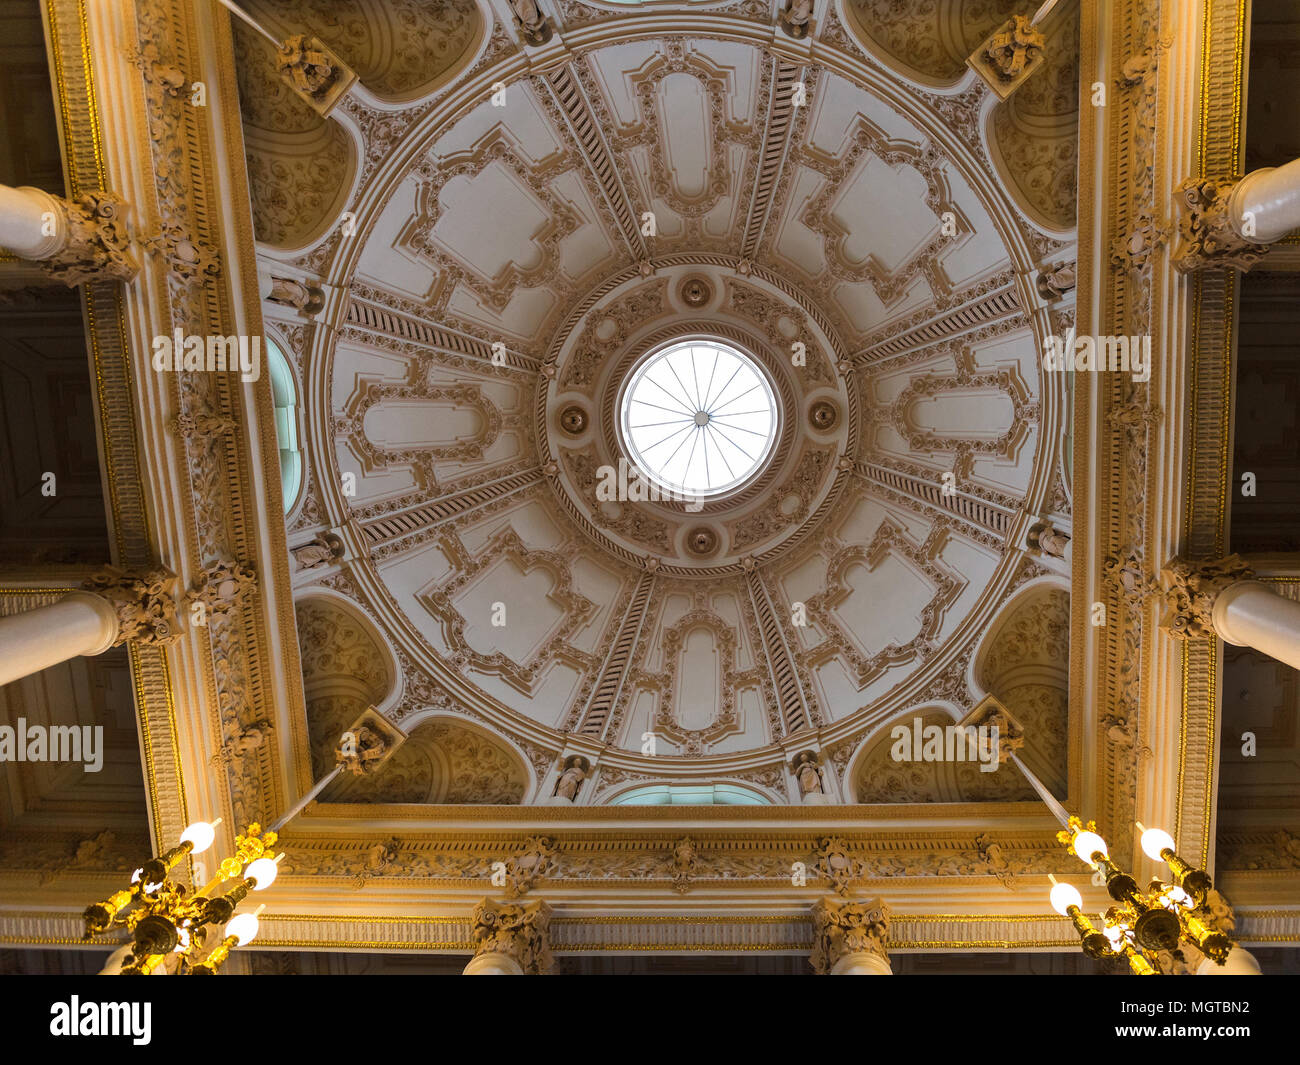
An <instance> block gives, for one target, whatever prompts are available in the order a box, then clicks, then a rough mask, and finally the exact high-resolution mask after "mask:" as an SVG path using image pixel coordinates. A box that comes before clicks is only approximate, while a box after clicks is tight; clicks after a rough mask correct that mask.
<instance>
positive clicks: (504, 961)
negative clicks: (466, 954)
mask: <svg viewBox="0 0 1300 1065" xmlns="http://www.w3.org/2000/svg"><path fill="white" fill-rule="evenodd" d="M461 975H463V976H523V975H524V970H523V966H521V965H520V964H519V963H518V962H517V961H515V959H514V958H512V957H511V956H510V955H509V954H504V953H502V952H501V951H498V950H490V951H484V952H483V953H482V954H475V955H474V957H472V958H470V960H469V964H468V965H466V966H465V971H464V973H462V974H461Z"/></svg>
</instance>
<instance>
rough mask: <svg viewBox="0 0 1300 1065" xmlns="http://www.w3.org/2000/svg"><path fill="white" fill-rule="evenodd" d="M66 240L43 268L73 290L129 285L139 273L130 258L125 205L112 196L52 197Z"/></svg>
mask: <svg viewBox="0 0 1300 1065" xmlns="http://www.w3.org/2000/svg"><path fill="white" fill-rule="evenodd" d="M50 200H51V202H52V203H53V204H54V205H55V209H56V210H57V211H58V213H59V216H60V217H59V219H58V221H60V222H61V223H62V226H63V227H64V228H66V231H67V239H66V240H65V241H64V242H63V244H62V246H61V247H60V248H59V249H58V250H57V251H55V252H54V253H53V254H52V255H50V256H49V257H48V258H44V259H41V260H40V261H39V263H40V267H41V269H42V270H44V271H45V272H46V273H47V274H49V275H50V276H51V277H52V278H54V279H55V280H56V281H62V282H63V283H64V284H65V285H67V286H69V287H72V286H74V285H79V284H81V283H82V282H83V281H130V280H131V279H132V278H134V277H135V275H136V274H138V273H139V272H140V267H139V265H138V264H137V263H136V261H135V260H134V259H133V258H132V256H131V251H130V248H131V231H130V229H129V227H128V226H127V224H126V220H125V217H124V215H125V208H126V204H125V202H124V201H123V200H122V199H121V198H119V197H117V196H114V195H113V194H112V193H111V192H83V193H82V194H81V195H80V196H78V197H77V198H76V199H75V200H65V199H63V198H61V197H59V196H51V197H50Z"/></svg>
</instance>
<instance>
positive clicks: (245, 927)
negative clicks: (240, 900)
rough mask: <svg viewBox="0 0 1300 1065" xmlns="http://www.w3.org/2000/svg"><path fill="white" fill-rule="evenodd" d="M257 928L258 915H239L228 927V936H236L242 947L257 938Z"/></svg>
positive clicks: (232, 919) (231, 920) (233, 918)
mask: <svg viewBox="0 0 1300 1065" xmlns="http://www.w3.org/2000/svg"><path fill="white" fill-rule="evenodd" d="M257 926H258V921H257V914H254V913H238V914H236V915H235V916H234V917H232V918H231V919H230V922H229V923H228V924H227V925H226V936H227V937H230V936H234V937H235V938H236V939H237V940H239V945H240V946H241V947H242V946H245V945H246V944H248V943H251V942H253V940H254V939H255V938H256V937H257Z"/></svg>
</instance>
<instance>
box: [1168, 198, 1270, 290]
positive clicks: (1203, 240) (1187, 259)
mask: <svg viewBox="0 0 1300 1065" xmlns="http://www.w3.org/2000/svg"><path fill="white" fill-rule="evenodd" d="M1235 185H1236V180H1235V179H1234V178H1231V177H1223V176H1219V177H1206V178H1188V179H1187V180H1186V181H1184V182H1183V183H1182V184H1181V185H1179V186H1178V190H1177V193H1176V195H1177V198H1178V203H1179V205H1180V206H1181V208H1182V213H1181V217H1180V220H1179V229H1180V232H1181V235H1182V238H1183V239H1182V243H1181V244H1180V245H1179V246H1178V249H1177V250H1176V251H1175V253H1174V267H1175V269H1177V270H1178V271H1179V272H1180V273H1187V272H1188V271H1191V270H1197V269H1200V268H1202V267H1208V268H1210V269H1215V268H1224V267H1231V268H1232V269H1234V270H1243V271H1245V270H1249V269H1250V268H1251V267H1253V266H1254V265H1255V264H1256V263H1258V262H1259V261H1260V260H1261V259H1262V258H1264V253H1265V251H1266V250H1267V249H1266V248H1264V247H1262V246H1261V245H1259V244H1252V243H1251V242H1250V241H1248V240H1246V239H1245V238H1244V237H1242V236H1241V234H1239V233H1238V232H1237V230H1236V228H1235V227H1234V226H1233V224H1232V218H1231V214H1230V212H1229V210H1228V203H1229V200H1230V198H1231V196H1232V190H1233V187H1234V186H1235Z"/></svg>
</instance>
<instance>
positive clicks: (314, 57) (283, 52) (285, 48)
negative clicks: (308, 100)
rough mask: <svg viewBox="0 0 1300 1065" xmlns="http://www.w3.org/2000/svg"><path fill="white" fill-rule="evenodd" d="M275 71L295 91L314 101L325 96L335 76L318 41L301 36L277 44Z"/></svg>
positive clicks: (336, 76) (327, 55) (327, 56)
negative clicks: (276, 67)
mask: <svg viewBox="0 0 1300 1065" xmlns="http://www.w3.org/2000/svg"><path fill="white" fill-rule="evenodd" d="M279 69H280V76H281V77H282V78H284V79H285V81H287V82H288V83H289V84H290V85H292V86H293V87H294V88H295V89H296V90H297V91H298V92H300V93H302V94H303V95H304V96H312V97H317V98H319V97H322V96H324V95H325V94H326V93H328V92H329V91H330V89H331V87H332V86H333V85H334V82H335V81H336V80H337V78H338V76H339V71H338V70H337V69H336V68H335V66H334V64H333V63H332V62H331V60H330V57H329V54H328V53H327V52H325V51H324V49H323V48H322V47H321V45H320V42H319V41H317V40H315V39H314V38H312V39H308V37H307V36H306V35H305V34H301V33H300V34H297V35H296V36H294V37H290V38H288V40H286V41H285V42H284V43H283V44H281V45H280V56H279Z"/></svg>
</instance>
